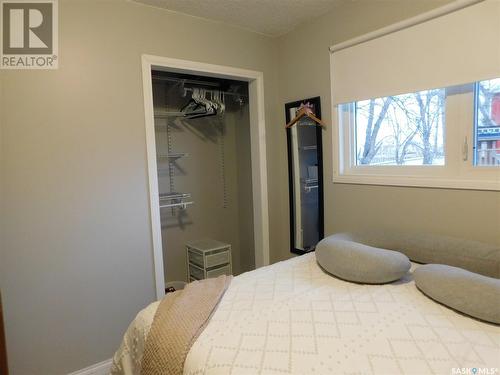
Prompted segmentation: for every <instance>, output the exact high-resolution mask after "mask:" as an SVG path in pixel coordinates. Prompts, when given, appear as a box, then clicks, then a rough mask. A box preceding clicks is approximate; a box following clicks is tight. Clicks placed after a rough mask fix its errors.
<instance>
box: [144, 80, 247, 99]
mask: <svg viewBox="0 0 500 375" xmlns="http://www.w3.org/2000/svg"><path fill="white" fill-rule="evenodd" d="M153 79H154V80H158V81H171V82H181V83H187V84H190V85H203V86H211V87H214V88H215V87H220V84H218V83H216V82H206V81H194V80H191V79H182V78H172V77H160V76H153ZM184 89H185V90H187V91H193V89H192V88H191V87H185V88H184ZM207 91H212V90H207ZM219 91H220V90H219ZM221 92H222V93H223V94H224V95H231V96H237V97H240V98H248V95H246V94H238V93H237V92H229V91H221Z"/></svg>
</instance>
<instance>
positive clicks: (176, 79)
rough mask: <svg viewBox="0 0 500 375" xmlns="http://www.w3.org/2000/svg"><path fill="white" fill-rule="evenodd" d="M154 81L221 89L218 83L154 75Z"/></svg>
mask: <svg viewBox="0 0 500 375" xmlns="http://www.w3.org/2000/svg"><path fill="white" fill-rule="evenodd" d="M153 79H156V80H158V81H170V82H181V83H187V84H189V85H203V86H212V87H219V86H220V84H219V83H217V82H208V81H195V80H192V79H184V78H174V77H162V76H155V75H153Z"/></svg>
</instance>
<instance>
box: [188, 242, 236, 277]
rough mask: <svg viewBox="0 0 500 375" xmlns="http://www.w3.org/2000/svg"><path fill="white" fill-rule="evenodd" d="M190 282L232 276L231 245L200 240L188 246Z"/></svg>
mask: <svg viewBox="0 0 500 375" xmlns="http://www.w3.org/2000/svg"><path fill="white" fill-rule="evenodd" d="M186 260H187V270H188V275H187V276H188V280H189V281H194V280H202V279H207V278H211V277H217V276H220V275H231V274H232V272H233V268H232V260H231V245H230V244H227V243H224V242H220V241H216V240H211V239H205V240H198V241H192V242H189V243H187V244H186Z"/></svg>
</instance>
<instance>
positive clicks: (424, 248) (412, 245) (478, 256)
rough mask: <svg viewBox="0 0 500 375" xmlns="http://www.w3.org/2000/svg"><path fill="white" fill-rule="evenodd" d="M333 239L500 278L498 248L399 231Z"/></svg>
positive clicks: (438, 236) (341, 236)
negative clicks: (392, 251) (398, 252)
mask: <svg viewBox="0 0 500 375" xmlns="http://www.w3.org/2000/svg"><path fill="white" fill-rule="evenodd" d="M334 236H335V237H336V238H339V239H344V240H349V241H355V242H359V243H362V244H365V245H368V246H374V247H380V248H383V249H389V250H396V251H400V252H402V253H403V254H405V255H406V256H407V257H408V258H410V259H411V260H412V261H414V262H418V263H439V264H447V265H450V266H455V267H460V268H464V269H466V270H469V271H472V272H477V273H480V274H482V275H485V276H490V277H496V278H500V246H499V245H494V244H487V243H483V242H479V241H471V240H465V239H462V238H455V237H449V236H442V235H435V234H428V233H417V232H403V231H401V230H398V231H381V230H379V231H375V230H371V231H370V230H367V231H363V232H357V233H338V234H335V235H334Z"/></svg>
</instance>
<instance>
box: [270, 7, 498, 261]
mask: <svg viewBox="0 0 500 375" xmlns="http://www.w3.org/2000/svg"><path fill="white" fill-rule="evenodd" d="M447 2H449V1H448V0H445V1H438V0H419V1H403V0H399V1H394V0H378V1H369V0H360V1H356V2H351V3H349V4H347V5H345V6H341V7H339V8H337V9H336V10H335V11H334V12H331V13H329V14H327V15H324V16H322V17H321V18H319V19H318V20H316V21H312V22H310V23H308V24H306V25H303V26H301V27H299V28H298V29H296V30H294V31H292V32H291V33H289V34H287V35H285V36H283V37H281V38H279V40H278V47H279V64H280V99H281V103H280V104H281V105H282V106H283V105H284V103H285V102H288V101H293V100H299V99H301V98H308V97H312V96H317V95H319V96H321V102H322V114H323V118H324V119H325V120H326V121H327V123H329V124H331V110H330V100H331V99H330V81H329V71H330V65H329V52H328V47H329V46H331V45H333V44H335V43H339V42H341V41H345V40H347V39H350V38H353V37H355V36H358V35H362V34H365V33H367V32H369V31H372V30H375V29H378V28H380V27H383V26H386V25H388V24H391V23H394V22H397V21H399V20H401V19H404V18H409V17H412V16H414V15H416V14H418V13H422V12H425V11H428V10H430V9H432V8H435V7H437V6H440V5H443V4H445V3H447ZM280 115H281V116H282V120H281V122H283V121H284V120H283V119H284V114H283V113H282V112H280ZM323 143H324V151H323V152H324V154H323V158H324V168H325V169H324V176H325V234H331V233H334V232H339V231H346V230H355V229H359V228H388V229H392V230H398V229H405V230H411V229H414V230H416V231H425V232H431V233H441V234H446V235H451V236H459V237H464V238H469V239H477V240H483V241H486V242H491V243H497V244H498V243H500V234H499V233H500V232H499V228H500V193H498V192H481V191H466V190H445V189H422V188H402V187H388V186H367V185H365V186H363V185H343V184H333V183H332V152H333V146H332V128H331V126H330V127H329V128H328V131H326V132H325V133H324V138H323ZM279 148H280V151H279V152H280V154H284V153H285V152H286V142H285V140H284V139H280V143H279ZM280 161H281V162H282V163H283V165H282V168H280V170H281V171H282V176H280V178H281V179H284V178H286V164H285V160H282V159H280ZM285 199H286V197H283V202H284V200H285ZM282 204H284V203H282ZM280 250H281V251H284V252H283V253H280V254H277V253H274V254H273V255H274V257H275V258H285V257H289V256H290V254H289V253H288V251H287V249H286V248H280Z"/></svg>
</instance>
